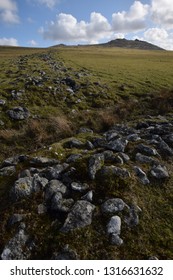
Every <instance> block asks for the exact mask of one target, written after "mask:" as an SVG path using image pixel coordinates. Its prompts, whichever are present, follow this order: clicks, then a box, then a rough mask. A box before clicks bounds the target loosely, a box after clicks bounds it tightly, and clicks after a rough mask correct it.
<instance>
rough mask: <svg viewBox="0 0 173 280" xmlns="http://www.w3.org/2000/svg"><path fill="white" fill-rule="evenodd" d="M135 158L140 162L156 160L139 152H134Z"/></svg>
mask: <svg viewBox="0 0 173 280" xmlns="http://www.w3.org/2000/svg"><path fill="white" fill-rule="evenodd" d="M135 160H136V161H137V162H140V163H149V164H152V163H155V162H156V160H154V159H153V158H152V157H149V156H145V155H142V154H141V153H137V154H136V156H135Z"/></svg>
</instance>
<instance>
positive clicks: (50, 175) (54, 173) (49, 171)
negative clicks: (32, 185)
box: [40, 163, 69, 181]
mask: <svg viewBox="0 0 173 280" xmlns="http://www.w3.org/2000/svg"><path fill="white" fill-rule="evenodd" d="M68 166H69V165H68V164H67V163H64V164H57V165H54V166H50V167H47V168H46V169H44V170H43V171H42V172H40V176H42V177H46V178H47V179H48V180H49V181H50V180H53V179H60V178H61V173H62V172H63V171H65V170H66V169H67V167H68Z"/></svg>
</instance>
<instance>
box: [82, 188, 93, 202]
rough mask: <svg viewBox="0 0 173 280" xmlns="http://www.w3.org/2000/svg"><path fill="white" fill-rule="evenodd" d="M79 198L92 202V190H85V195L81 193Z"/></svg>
mask: <svg viewBox="0 0 173 280" xmlns="http://www.w3.org/2000/svg"><path fill="white" fill-rule="evenodd" d="M81 199H83V200H87V201H89V202H92V200H93V191H89V192H87V193H86V194H85V195H83V196H82V197H81Z"/></svg>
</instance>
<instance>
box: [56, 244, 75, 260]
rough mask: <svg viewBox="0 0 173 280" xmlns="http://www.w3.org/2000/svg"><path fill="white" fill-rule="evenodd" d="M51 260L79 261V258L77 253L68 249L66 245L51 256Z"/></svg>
mask: <svg viewBox="0 0 173 280" xmlns="http://www.w3.org/2000/svg"><path fill="white" fill-rule="evenodd" d="M52 260H79V256H78V254H77V252H76V251H74V250H72V249H70V248H69V245H68V244H67V245H66V246H65V247H64V248H63V249H62V251H60V252H58V253H54V254H53V257H52Z"/></svg>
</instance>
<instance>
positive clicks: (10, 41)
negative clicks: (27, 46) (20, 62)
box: [0, 37, 18, 46]
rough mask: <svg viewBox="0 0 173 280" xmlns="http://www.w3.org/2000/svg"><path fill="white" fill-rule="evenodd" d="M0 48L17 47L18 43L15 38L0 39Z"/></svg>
mask: <svg viewBox="0 0 173 280" xmlns="http://www.w3.org/2000/svg"><path fill="white" fill-rule="evenodd" d="M0 45H1V46H18V41H17V39H15V38H5V37H4V38H0Z"/></svg>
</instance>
